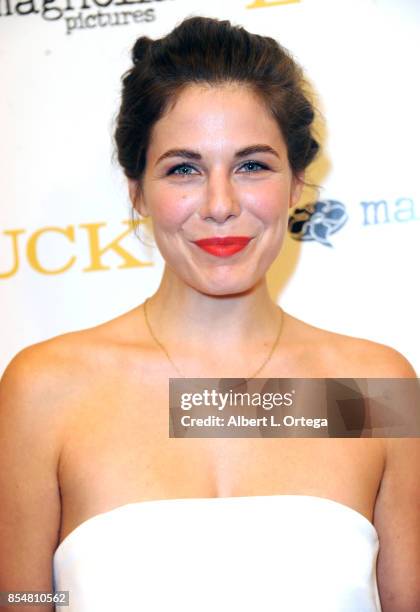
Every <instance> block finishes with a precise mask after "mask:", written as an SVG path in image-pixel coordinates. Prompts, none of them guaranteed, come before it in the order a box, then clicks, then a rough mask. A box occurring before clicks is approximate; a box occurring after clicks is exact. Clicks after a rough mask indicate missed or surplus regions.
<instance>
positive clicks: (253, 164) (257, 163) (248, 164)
mask: <svg viewBox="0 0 420 612" xmlns="http://www.w3.org/2000/svg"><path fill="white" fill-rule="evenodd" d="M246 166H248V168H249V166H253V167H254V168H255V166H258V168H256V170H266V169H267V166H264V164H260V162H256V161H248V162H245V163H244V165H243V166H242V168H245V167H246ZM248 171H249V170H248ZM251 172H255V170H252V169H251Z"/></svg>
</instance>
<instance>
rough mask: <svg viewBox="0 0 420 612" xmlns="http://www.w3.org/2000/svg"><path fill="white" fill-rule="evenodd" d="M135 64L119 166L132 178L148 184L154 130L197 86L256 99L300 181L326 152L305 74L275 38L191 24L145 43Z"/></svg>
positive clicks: (204, 20)
mask: <svg viewBox="0 0 420 612" xmlns="http://www.w3.org/2000/svg"><path fill="white" fill-rule="evenodd" d="M132 60H133V64H134V65H133V66H132V68H131V69H130V70H128V71H127V72H126V73H125V74H124V75H123V77H122V83H123V87H122V102H121V107H120V110H119V114H118V116H117V123H116V129H115V143H116V148H117V155H118V161H119V163H120V164H121V166H122V168H123V169H124V173H125V175H126V176H127V177H128V178H132V179H140V178H141V176H142V174H143V171H144V169H145V165H146V152H147V148H148V144H149V139H150V133H151V130H152V127H153V125H154V124H155V123H156V122H157V121H158V119H159V118H160V117H161V116H162V115H163V114H164V113H165V111H166V110H167V108H168V107H169V105H170V104H171V103H172V102H173V101H175V99H176V97H177V96H178V95H179V93H180V92H181V90H182V88H183V87H185V86H188V85H190V84H194V83H198V84H199V83H206V84H210V85H217V84H224V83H240V84H245V85H247V86H249V87H250V88H251V89H252V90H253V91H254V92H256V93H257V95H259V97H260V98H261V99H262V100H263V101H264V102H265V104H266V105H267V107H268V109H269V110H270V111H271V113H272V114H273V116H274V117H275V119H276V120H277V122H278V125H279V128H280V130H281V132H282V135H283V138H284V139H285V143H286V146H287V151H288V158H289V164H290V167H291V170H292V172H293V173H294V174H297V173H298V172H300V171H302V170H304V169H305V168H306V167H307V166H308V165H309V164H310V163H311V161H312V160H313V158H314V157H315V155H316V153H317V152H318V149H319V144H318V142H317V141H316V140H315V138H314V137H313V135H312V132H311V126H312V123H313V120H314V108H313V105H312V103H311V101H310V99H309V96H308V95H307V93H306V92H305V85H306V82H305V80H304V77H303V73H302V69H301V68H300V66H299V65H298V64H297V63H296V62H295V61H294V59H293V58H292V56H291V54H290V53H289V52H288V51H287V50H286V49H284V48H283V47H282V46H281V45H280V44H279V43H278V42H277V41H276V40H274V39H273V38H270V37H268V36H260V35H258V34H251V33H250V32H248V31H247V30H245V29H244V28H243V27H240V26H233V25H232V24H231V23H230V21H228V20H225V21H220V20H218V19H213V18H209V17H189V18H186V19H184V21H182V22H181V23H180V24H179V25H178V26H176V27H175V28H174V29H173V30H172V31H171V32H170V33H169V34H167V35H166V36H164V37H163V38H160V39H158V40H151V39H150V38H148V37H147V36H141V37H140V38H138V39H137V41H136V43H135V44H134V47H133V49H132Z"/></svg>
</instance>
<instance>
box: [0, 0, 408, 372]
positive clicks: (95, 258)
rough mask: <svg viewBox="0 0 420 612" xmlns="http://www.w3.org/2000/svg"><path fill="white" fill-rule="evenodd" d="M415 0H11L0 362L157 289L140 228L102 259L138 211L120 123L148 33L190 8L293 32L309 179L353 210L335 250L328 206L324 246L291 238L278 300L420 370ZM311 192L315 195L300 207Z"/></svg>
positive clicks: (2, 28) (3, 24) (275, 283)
mask: <svg viewBox="0 0 420 612" xmlns="http://www.w3.org/2000/svg"><path fill="white" fill-rule="evenodd" d="M105 4H107V5H108V6H105ZM418 6H419V5H418V3H417V2H416V0H340V1H339V2H337V0H294V1H290V0H289V1H287V2H278V1H272V0H257V1H254V0H229V2H226V0H223V1H222V0H160V1H158V0H155V1H154V0H148V1H146V0H143V1H142V0H137V2H134V1H131V0H52V1H51V0H50V2H49V3H46V2H45V0H25V1H23V0H0V70H1V96H0V121H1V135H2V136H1V139H0V156H1V174H0V195H1V200H0V207H1V208H0V211H1V212H0V214H1V217H0V224H1V225H0V300H1V318H0V325H1V329H0V334H1V348H0V372H1V371H2V370H3V369H4V367H5V366H6V364H7V363H8V361H9V360H10V359H11V358H12V356H13V355H14V354H15V353H16V352H18V350H20V349H21V348H23V347H24V346H27V345H29V344H32V343H35V342H37V341H40V340H43V339H46V338H50V337H52V336H55V335H57V334H60V333H64V332H66V331H70V330H76V329H82V328H85V327H89V326H91V325H96V324H98V323H101V322H102V321H105V320H108V319H110V318H112V317H114V316H117V315H118V314H120V313H122V312H125V311H126V310H129V309H130V308H133V307H134V306H135V305H136V304H138V303H140V302H141V301H143V299H144V298H145V297H146V296H147V295H150V294H151V293H153V291H154V290H155V289H156V288H157V286H158V284H159V279H160V275H161V272H162V268H163V264H162V260H161V257H160V255H159V252H158V251H157V248H156V247H155V248H152V247H150V248H146V247H144V246H142V244H141V243H140V242H139V241H138V239H137V238H135V237H134V236H133V235H126V236H125V237H122V238H121V239H119V240H117V241H116V242H115V243H114V244H115V245H118V244H119V245H120V252H119V253H118V252H117V250H116V249H113V248H112V246H111V248H109V249H108V250H106V251H105V252H103V253H102V254H101V252H100V249H103V248H105V247H106V246H107V245H109V244H110V243H112V241H115V240H116V239H117V238H118V237H119V236H121V235H122V234H123V233H124V232H127V229H128V225H127V223H128V220H129V200H128V194H127V190H126V184H125V179H124V177H123V174H122V171H121V170H120V169H119V168H118V166H117V165H116V163H115V162H113V161H112V140H111V134H112V131H113V121H114V118H115V115H116V113H117V110H118V104H119V94H120V77H121V74H122V73H123V72H124V71H125V70H126V69H127V68H128V67H129V66H130V64H131V61H130V53H129V52H130V49H131V46H132V44H133V43H134V41H135V39H136V38H137V37H138V36H140V35H144V34H146V35H148V36H150V37H160V36H162V35H164V34H165V33H167V32H168V31H169V30H170V29H172V27H173V26H174V25H175V24H176V23H178V22H179V21H181V20H182V19H183V18H184V17H185V16H188V15H205V16H212V17H218V18H228V19H231V20H232V21H233V22H234V23H237V24H240V25H243V26H245V27H246V28H247V29H249V30H250V31H252V32H255V33H260V34H266V35H270V36H273V37H274V38H276V39H278V40H279V41H280V42H281V43H282V44H283V45H284V46H286V47H287V48H288V49H289V50H290V51H291V52H292V53H293V55H294V56H295V57H296V59H297V60H298V61H299V62H300V63H301V64H302V65H303V67H304V69H305V72H306V74H307V76H308V78H309V80H310V82H311V83H312V85H313V87H314V89H315V91H316V92H317V96H318V106H319V108H320V110H321V112H322V115H323V116H324V117H325V121H326V125H325V126H322V125H321V124H320V125H319V128H318V129H319V130H320V131H321V133H322V140H323V146H324V155H323V156H322V157H321V158H320V159H319V160H318V161H317V162H316V164H314V167H313V169H312V171H311V172H310V173H309V175H308V177H307V179H308V180H313V181H314V182H317V183H321V184H322V189H321V191H320V194H319V196H318V198H319V199H320V200H334V201H337V202H339V203H340V205H341V210H342V211H345V213H346V214H347V216H348V219H347V221H346V223H345V224H344V225H343V226H342V227H341V228H340V229H338V230H337V231H336V232H335V233H332V234H331V235H330V236H329V237H327V240H328V242H329V243H330V246H328V245H326V244H324V243H323V242H322V241H321V240H320V235H321V234H320V232H318V233H315V234H310V231H309V230H311V231H312V230H313V229H315V230H316V228H315V217H312V218H311V220H310V223H309V225H307V226H306V228H307V230H308V232H309V233H308V235H309V236H310V235H312V236H314V237H315V239H312V240H305V241H302V240H297V239H296V237H294V236H293V235H292V234H289V235H288V236H287V239H286V242H285V246H284V249H283V251H282V254H281V255H280V256H279V258H278V260H277V261H276V262H275V264H274V265H273V266H272V269H271V270H270V274H269V282H270V290H271V291H272V294H273V296H274V297H275V298H276V299H277V300H278V302H279V303H281V304H282V306H283V307H284V308H285V310H286V311H287V312H290V313H291V314H293V315H294V316H297V317H299V318H302V319H304V320H306V321H307V322H309V323H311V324H313V325H317V326H320V327H324V328H326V329H330V330H333V331H338V332H341V333H345V334H348V335H354V336H361V337H365V338H369V339H371V340H376V341H379V342H383V343H385V344H389V345H391V346H393V347H394V348H397V349H398V350H400V351H401V352H402V353H403V354H405V355H406V356H407V357H408V358H409V359H410V360H411V362H412V363H413V365H414V367H415V368H416V370H417V372H419V371H420V346H419V336H420V334H419V325H418V313H419V312H420V297H419V292H418V291H417V284H418V283H417V278H418V266H419V254H420V240H419V239H420V201H419V200H420V198H419V195H420V194H419V181H418V142H419V138H420V134H419V127H418V112H419V111H418V109H419V108H420V93H419V87H418V82H417V72H418V57H419V46H420V44H419V41H420V19H419V12H420V10H419V8H418ZM64 9H66V10H64ZM124 13H125V14H124ZM124 20H125V21H126V22H127V23H125V24H124ZM314 198H315V199H316V196H314V194H313V193H311V192H306V193H305V194H304V196H303V198H302V200H301V202H300V205H301V206H303V205H306V204H310V203H311V202H314V201H315V200H314ZM323 211H324V212H322V211H321V213H320V215H318V219H319V220H320V225H318V229H319V228H320V227H321V229H322V228H324V229H325V227H326V224H327V223H328V219H327V218H326V217H325V214H324V213H325V208H324V209H323ZM323 215H324V216H323ZM96 239H97V240H99V243H98V245H96V246H95V240H96ZM122 249H124V251H123V250H122Z"/></svg>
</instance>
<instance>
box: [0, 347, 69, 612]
mask: <svg viewBox="0 0 420 612" xmlns="http://www.w3.org/2000/svg"><path fill="white" fill-rule="evenodd" d="M56 386H57V383H56V382H55V380H54V365H53V361H52V360H51V356H50V354H49V351H48V350H45V349H44V348H43V343H40V344H39V345H33V346H31V347H28V348H27V349H24V350H23V351H21V352H20V353H18V354H17V355H16V356H15V357H14V359H13V360H12V361H11V362H10V364H9V365H8V367H7V369H6V371H5V373H4V375H3V377H2V379H1V381H0V591H15V590H16V591H31V590H33V591H38V590H39V591H52V590H53V584H52V580H53V576H52V558H53V553H54V550H55V548H56V547H57V543H58V537H59V526H60V494H59V485H58V479H57V465H58V458H59V449H60V434H61V429H62V427H61V421H62V419H61V421H60V417H59V414H58V413H59V410H58V406H56V405H55V404H56V402H55V401H53V397H54V388H56ZM20 609H21V610H23V609H24V610H26V611H27V612H29V611H31V610H33V611H34V612H35V611H36V612H41V611H42V612H44V611H47V610H54V605H53V604H49V605H44V606H29V605H26V606H13V607H12V606H8V607H2V610H5V612H6V611H7V612H9V610H10V612H12V611H13V612H14V611H16V610H20Z"/></svg>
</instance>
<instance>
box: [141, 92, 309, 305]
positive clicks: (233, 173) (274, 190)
mask: <svg viewBox="0 0 420 612" xmlns="http://www.w3.org/2000/svg"><path fill="white" fill-rule="evenodd" d="M302 178H303V177H302V176H300V177H299V180H298V179H296V178H294V177H293V176H292V172H291V169H290V167H289V163H288V158H287V149H286V145H285V143H284V140H283V137H282V134H281V132H280V130H279V128H278V125H277V123H276V121H275V120H274V119H273V117H272V116H271V115H270V113H269V112H268V111H267V110H266V108H265V107H264V105H263V103H262V102H261V101H260V100H259V99H258V98H257V97H256V95H255V94H253V93H252V92H251V91H250V90H249V89H247V88H245V87H244V86H240V85H223V86H217V87H215V86H212V87H210V86H201V85H191V86H188V87H187V89H185V90H184V91H183V92H182V93H181V94H180V95H179V96H178V98H177V100H176V103H175V104H174V106H172V107H171V108H170V109H169V110H168V112H167V113H166V114H165V115H164V116H163V117H162V118H161V119H160V120H159V121H157V122H156V124H155V125H154V127H153V130H152V133H151V138H150V144H149V148H148V151H147V158H146V167H145V171H144V175H143V179H142V181H141V184H140V188H141V189H140V194H139V191H138V190H137V187H138V184H137V182H136V181H132V180H130V181H129V186H130V195H131V199H132V201H133V203H134V204H135V206H136V208H137V210H138V211H139V212H140V214H142V215H143V216H147V215H150V216H151V219H152V223H153V229H154V236H155V240H156V243H157V245H158V247H159V250H160V252H161V254H162V256H163V258H164V259H165V261H166V263H167V265H168V266H169V267H170V268H171V269H172V271H173V272H174V273H175V274H176V275H178V276H179V277H180V278H181V279H182V280H183V281H184V282H185V283H187V284H188V285H189V286H192V287H194V288H196V289H197V290H198V291H200V292H203V293H206V294H211V295H228V294H234V293H239V292H243V291H246V290H248V289H250V288H252V287H253V286H254V285H255V284H256V283H257V282H258V281H259V280H260V279H261V278H262V276H263V275H264V274H265V273H266V271H267V269H268V268H269V266H270V264H271V263H272V262H273V260H274V259H275V257H276V256H277V254H278V252H279V250H280V247H281V244H282V242H283V239H284V236H285V233H286V228H287V220H288V209H289V207H290V206H294V205H295V204H296V202H297V200H298V199H299V196H300V193H301V188H302V183H301V179H302ZM238 236H242V237H247V238H250V240H249V242H248V243H246V241H245V243H246V246H243V245H240V246H238V245H236V246H235V244H234V245H233V246H229V245H228V246H226V245H225V246H223V245H222V246H221V247H218V246H216V247H214V248H213V249H212V248H211V247H210V250H208V249H207V250H205V249H203V248H201V247H200V246H198V245H197V244H195V241H197V240H200V239H204V238H215V237H238ZM241 246H242V248H241ZM237 249H240V250H237Z"/></svg>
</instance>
